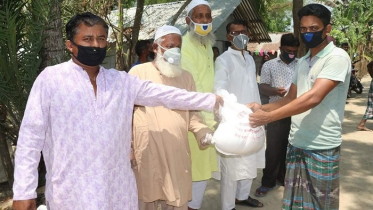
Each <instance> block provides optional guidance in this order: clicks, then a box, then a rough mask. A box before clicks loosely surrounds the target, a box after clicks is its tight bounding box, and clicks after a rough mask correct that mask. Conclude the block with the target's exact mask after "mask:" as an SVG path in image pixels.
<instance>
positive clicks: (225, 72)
mask: <svg viewBox="0 0 373 210" xmlns="http://www.w3.org/2000/svg"><path fill="white" fill-rule="evenodd" d="M226 31H227V35H226V37H227V40H228V41H229V42H231V44H232V46H231V47H230V48H228V50H227V51H225V52H224V53H223V54H221V55H220V56H219V57H218V58H217V59H216V61H215V70H216V72H215V82H214V90H215V92H217V91H219V90H227V91H228V92H229V93H232V94H234V95H235V96H236V97H237V101H238V103H241V104H247V103H254V102H256V103H260V96H259V90H258V85H257V82H256V68H255V62H254V59H253V57H252V56H251V55H249V53H248V52H247V51H246V50H245V49H246V46H247V44H248V42H249V38H248V33H249V32H248V24H247V22H246V21H243V20H235V21H233V22H231V23H229V24H228V25H227V27H226ZM228 140H229V139H227V141H228ZM264 151H265V148H264V147H263V148H262V149H261V150H260V151H259V152H257V153H256V154H253V155H234V156H228V155H223V154H219V155H220V157H221V158H220V168H221V181H220V189H221V202H222V209H223V210H231V209H234V208H235V204H238V205H247V206H250V207H263V204H262V203H260V202H259V201H258V200H256V199H253V198H251V197H250V190H251V185H252V182H253V179H254V178H255V177H256V176H257V169H258V168H264V162H265V161H264Z"/></svg>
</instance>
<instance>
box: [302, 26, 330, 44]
mask: <svg viewBox="0 0 373 210" xmlns="http://www.w3.org/2000/svg"><path fill="white" fill-rule="evenodd" d="M324 29H325V27H324V28H323V29H322V30H321V31H316V32H306V33H302V36H301V37H302V40H303V43H304V45H306V47H307V48H315V47H317V46H318V45H319V44H321V43H322V42H323V41H324V40H325V39H326V36H325V38H324V39H323V38H322V32H323V31H324Z"/></svg>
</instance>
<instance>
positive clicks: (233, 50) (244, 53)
mask: <svg viewBox="0 0 373 210" xmlns="http://www.w3.org/2000/svg"><path fill="white" fill-rule="evenodd" d="M228 52H229V53H232V54H236V55H240V56H242V51H240V50H235V49H233V48H232V47H229V48H228ZM243 55H244V56H246V55H249V53H248V52H247V51H245V50H244V51H243Z"/></svg>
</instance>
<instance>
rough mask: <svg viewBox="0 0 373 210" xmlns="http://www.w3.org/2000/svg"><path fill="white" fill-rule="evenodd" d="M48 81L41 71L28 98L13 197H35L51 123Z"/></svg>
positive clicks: (18, 143) (16, 157) (22, 198)
mask: <svg viewBox="0 0 373 210" xmlns="http://www.w3.org/2000/svg"><path fill="white" fill-rule="evenodd" d="M44 71H45V70H44ZM47 81H48V78H47V75H46V74H44V72H42V73H41V74H40V75H39V77H38V78H37V79H36V81H35V83H34V85H33V87H32V89H31V92H30V95H29V98H28V101H27V105H26V110H25V114H24V116H23V120H22V124H21V128H20V131H19V137H18V141H17V149H16V153H15V160H14V161H15V171H14V185H13V193H14V196H13V200H27V199H33V198H36V188H37V184H38V171H37V168H38V164H39V161H40V154H41V150H42V148H43V145H44V142H45V133H46V131H47V127H48V124H49V106H50V93H49V91H50V89H49V87H48V85H47V83H46V82H47Z"/></svg>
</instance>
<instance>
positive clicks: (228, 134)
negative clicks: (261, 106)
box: [211, 90, 265, 155]
mask: <svg viewBox="0 0 373 210" xmlns="http://www.w3.org/2000/svg"><path fill="white" fill-rule="evenodd" d="M217 95H219V96H221V97H223V99H224V107H220V109H219V116H220V118H221V122H220V124H219V126H218V128H217V129H216V131H215V133H214V136H213V139H212V142H211V143H212V144H214V145H215V148H216V150H218V151H219V152H220V153H222V154H225V155H252V154H254V153H257V152H258V151H259V150H260V149H262V148H263V146H264V141H265V130H264V127H263V126H260V127H256V128H252V127H251V126H250V121H249V114H250V113H252V111H251V109H249V108H248V107H247V106H246V105H243V104H239V103H237V97H236V96H235V95H233V94H229V93H228V92H227V91H226V90H220V91H218V92H217Z"/></svg>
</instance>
